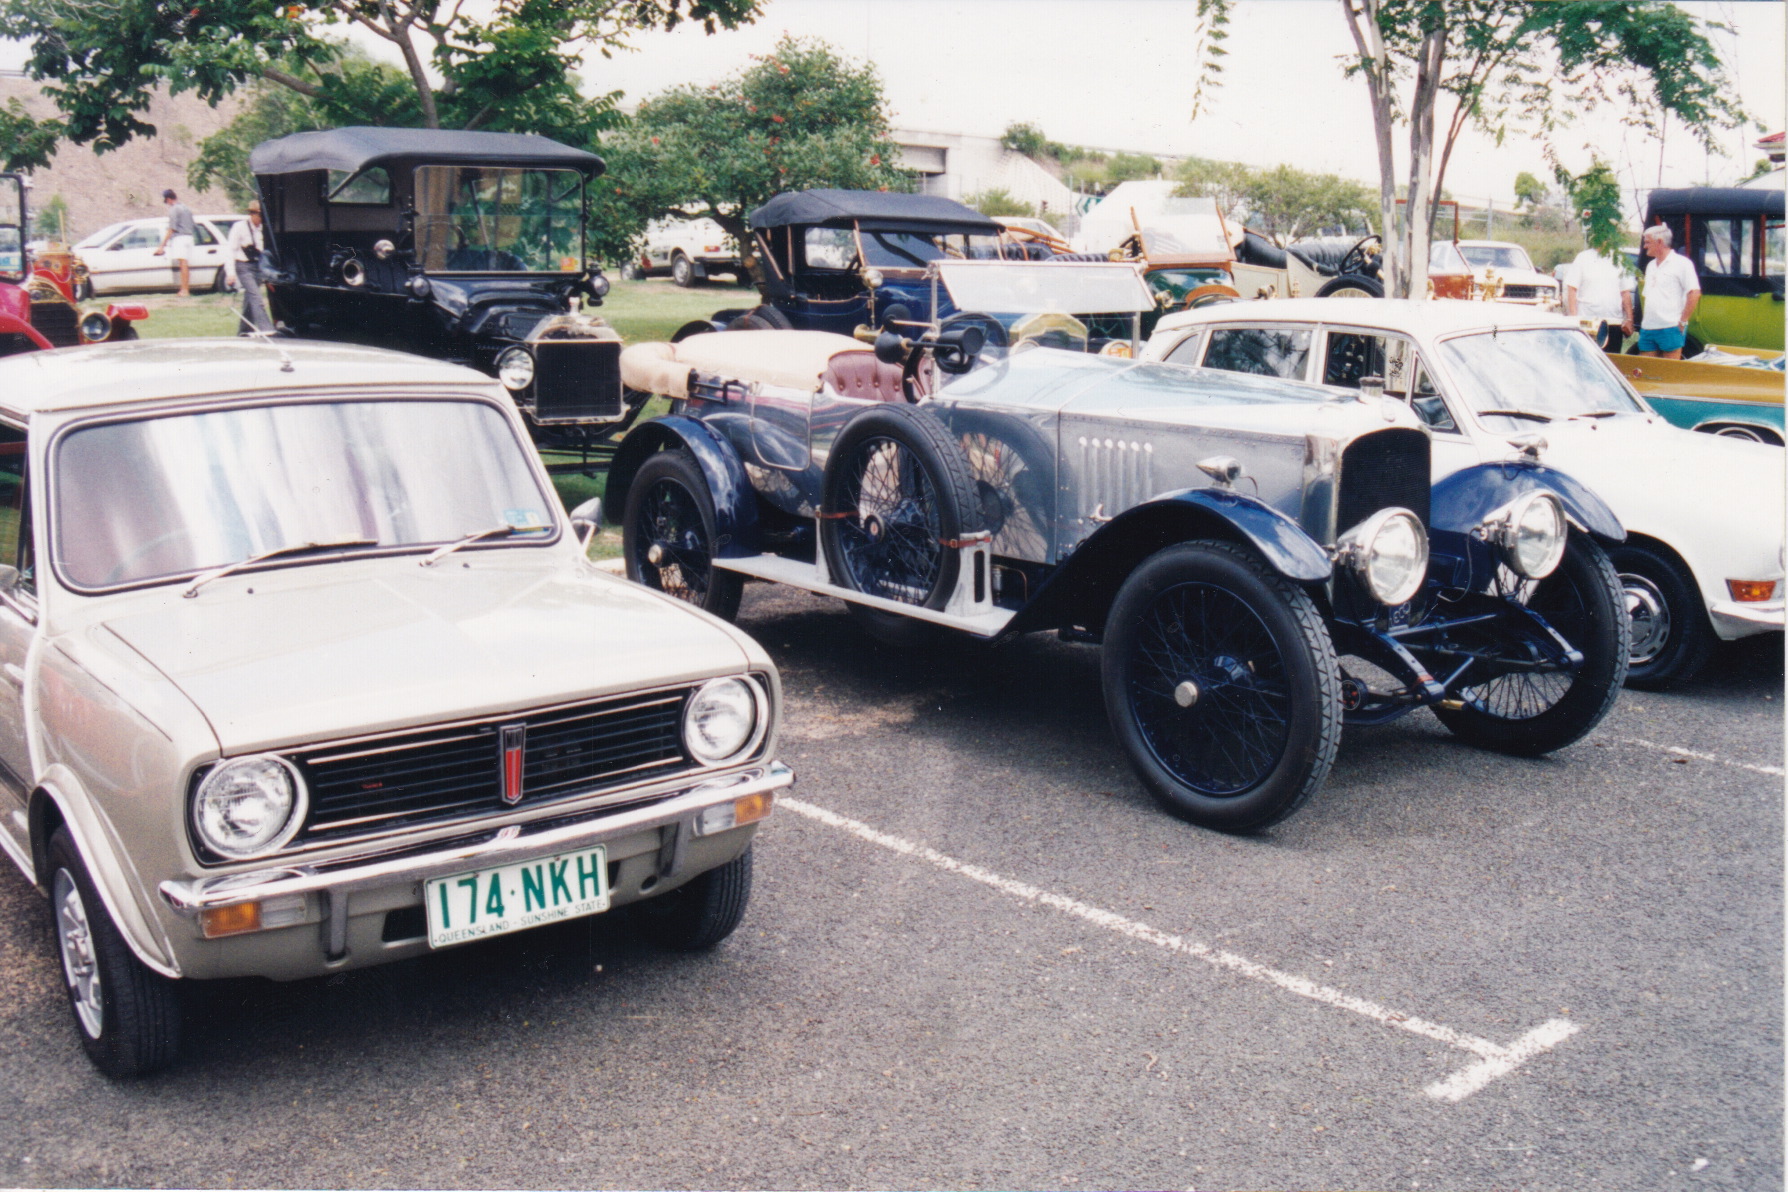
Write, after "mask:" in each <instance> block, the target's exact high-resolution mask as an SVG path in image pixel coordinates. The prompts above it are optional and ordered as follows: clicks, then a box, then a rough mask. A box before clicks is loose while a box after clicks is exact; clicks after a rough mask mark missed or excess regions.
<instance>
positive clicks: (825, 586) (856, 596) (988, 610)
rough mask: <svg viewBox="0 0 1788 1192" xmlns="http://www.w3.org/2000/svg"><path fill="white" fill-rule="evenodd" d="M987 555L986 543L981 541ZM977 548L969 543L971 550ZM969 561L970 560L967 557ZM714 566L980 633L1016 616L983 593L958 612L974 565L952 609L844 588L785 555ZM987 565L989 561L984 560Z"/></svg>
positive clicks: (989, 631)
mask: <svg viewBox="0 0 1788 1192" xmlns="http://www.w3.org/2000/svg"><path fill="white" fill-rule="evenodd" d="M976 545H977V546H978V547H979V549H980V550H981V551H982V552H983V555H982V557H983V559H985V557H986V556H985V553H984V552H985V551H986V549H987V548H986V544H985V543H984V542H983V543H977V544H976ZM971 549H973V548H969V547H965V548H964V552H965V553H967V552H968V551H969V550H971ZM964 561H965V562H968V561H969V560H966V559H965V560H964ZM714 566H716V567H720V568H723V569H725V570H727V571H736V572H738V573H739V574H741V575H749V576H751V577H752V578H753V579H766V580H769V581H771V582H772V583H778V584H787V585H788V586H789V587H791V588H800V589H802V590H804V591H808V592H818V593H819V594H820V595H822V596H836V597H837V598H838V599H840V600H848V601H850V602H851V603H853V604H861V605H863V606H865V607H866V608H879V609H881V610H883V611H884V612H890V613H898V614H900V615H901V616H903V617H911V618H912V619H913V620H915V621H930V622H931V623H932V624H934V625H947V626H949V627H950V628H951V629H960V630H962V631H963V632H964V633H972V634H974V635H975V636H976V637H996V636H998V634H999V632H1000V630H1002V629H1004V628H1005V627H1006V622H1008V621H1010V620H1011V619H1012V612H1011V610H1010V609H1004V608H993V607H992V601H990V600H988V599H986V598H985V596H983V599H982V600H981V601H980V602H979V605H978V608H977V607H976V605H974V604H969V607H970V608H971V609H975V611H968V612H956V611H951V610H954V609H957V608H958V607H960V606H961V605H963V604H965V603H969V602H968V601H967V600H965V599H963V597H965V596H968V595H971V593H967V592H964V591H961V590H960V589H966V588H968V587H969V585H970V584H971V582H972V575H973V568H972V566H969V567H964V568H963V569H962V570H963V575H962V578H961V579H960V580H958V582H957V587H958V589H959V591H958V593H957V599H952V600H951V601H950V605H949V609H945V610H939V609H931V608H920V607H918V606H917V605H912V604H903V603H901V602H900V601H898V600H888V599H886V598H885V597H881V596H870V595H868V594H867V593H864V592H859V591H856V590H855V589H853V588H841V587H839V586H838V585H836V584H834V583H831V582H829V581H828V580H827V578H826V575H825V572H824V571H823V570H822V569H821V568H820V567H818V566H816V565H814V564H812V563H803V562H801V561H800V560H799V559H785V558H783V557H782V556H781V555H752V556H751V557H750V558H744V559H715V560H714ZM982 566H983V568H985V563H983V564H982ZM981 575H982V577H983V578H982V585H983V592H984V593H985V591H986V586H985V585H986V571H985V570H983V571H982V572H981Z"/></svg>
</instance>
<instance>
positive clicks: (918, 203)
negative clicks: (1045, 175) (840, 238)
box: [751, 190, 1000, 236]
mask: <svg viewBox="0 0 1788 1192" xmlns="http://www.w3.org/2000/svg"><path fill="white" fill-rule="evenodd" d="M852 222H855V223H860V224H862V225H863V226H864V227H865V228H868V229H870V230H872V231H888V230H899V229H900V228H904V227H909V226H911V225H913V224H922V225H925V226H926V227H927V228H929V229H931V230H934V231H946V230H947V231H951V232H970V233H974V234H977V235H988V236H997V235H999V233H1000V225H999V222H998V221H997V220H993V219H989V218H988V217H987V216H985V215H982V214H981V213H980V212H979V211H976V210H975V209H974V208H973V207H965V206H963V205H962V204H961V203H958V202H957V201H956V200H954V199H946V198H944V197H943V196H942V195H903V194H893V193H891V192H888V191H880V190H792V191H785V192H783V193H782V194H779V195H777V196H776V197H775V198H773V199H771V200H770V201H769V202H768V203H765V204H764V205H763V206H762V207H759V208H758V209H757V210H756V211H753V212H752V213H751V227H752V229H753V230H754V231H756V230H760V229H763V228H786V227H788V226H790V225H791V224H825V223H852Z"/></svg>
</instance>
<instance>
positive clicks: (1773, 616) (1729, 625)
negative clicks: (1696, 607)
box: [1707, 598, 1788, 641]
mask: <svg viewBox="0 0 1788 1192" xmlns="http://www.w3.org/2000/svg"><path fill="white" fill-rule="evenodd" d="M1707 612H1708V615H1709V616H1711V617H1712V618H1713V623H1714V632H1715V633H1717V634H1719V635H1720V637H1721V639H1723V640H1725V641H1731V640H1733V639H1734V638H1739V637H1749V636H1751V635H1752V634H1754V633H1768V632H1769V631H1770V630H1772V629H1782V628H1784V627H1788V600H1784V599H1782V598H1777V599H1775V600H1759V601H1756V602H1749V601H1746V602H1743V603H1741V602H1739V601H1736V600H1716V601H1714V602H1713V603H1712V604H1710V605H1708V607H1707Z"/></svg>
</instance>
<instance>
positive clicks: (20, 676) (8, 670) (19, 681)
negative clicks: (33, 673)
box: [0, 662, 25, 691]
mask: <svg viewBox="0 0 1788 1192" xmlns="http://www.w3.org/2000/svg"><path fill="white" fill-rule="evenodd" d="M0 672H4V673H5V675H6V681H7V682H8V683H10V684H12V685H13V686H14V687H17V688H19V689H20V690H21V691H22V690H24V687H25V668H24V667H22V666H16V665H14V664H13V663H10V662H8V663H6V664H5V665H4V666H0Z"/></svg>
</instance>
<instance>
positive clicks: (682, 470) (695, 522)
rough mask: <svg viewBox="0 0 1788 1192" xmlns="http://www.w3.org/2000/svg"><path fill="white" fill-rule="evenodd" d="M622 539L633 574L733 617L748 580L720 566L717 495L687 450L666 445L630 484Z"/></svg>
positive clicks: (629, 571) (720, 614)
mask: <svg viewBox="0 0 1788 1192" xmlns="http://www.w3.org/2000/svg"><path fill="white" fill-rule="evenodd" d="M625 518H626V520H625V521H624V522H623V523H622V531H621V540H622V541H621V545H622V552H623V554H624V556H625V558H626V566H627V578H628V579H631V580H633V581H634V582H635V583H640V584H644V585H645V586H646V587H648V588H656V589H658V590H659V591H660V592H663V593H665V594H667V595H670V596H675V597H676V598H677V599H679V600H682V601H685V602H687V603H689V604H693V605H695V607H697V608H699V609H701V610H703V611H704V612H710V613H713V614H714V615H715V616H717V617H721V618H724V619H726V620H729V621H730V620H732V619H733V617H734V616H735V615H736V614H737V613H738V611H739V597H740V595H741V594H742V592H743V591H744V584H745V581H744V579H743V577H741V576H740V575H738V574H737V573H735V572H731V571H722V570H720V569H719V568H717V567H715V566H714V546H715V539H716V537H717V534H716V532H715V528H714V526H715V516H714V498H713V497H712V496H711V495H710V494H709V492H708V482H707V480H705V479H704V478H703V477H702V470H701V466H700V465H699V464H697V463H696V462H695V457H694V456H692V455H690V454H689V453H688V452H687V451H684V450H681V449H678V450H673V451H660V452H659V453H658V454H656V455H654V456H652V457H650V458H649V459H647V460H646V462H645V463H643V464H641V465H640V469H639V471H638V472H637V473H636V474H635V475H634V477H633V486H632V487H631V488H629V489H628V490H627V512H626V514H625Z"/></svg>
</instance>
